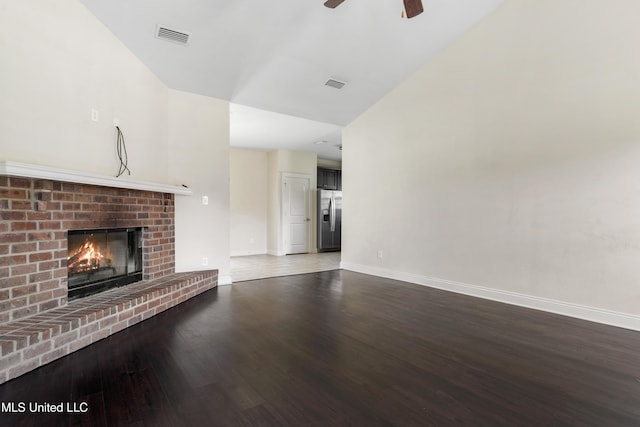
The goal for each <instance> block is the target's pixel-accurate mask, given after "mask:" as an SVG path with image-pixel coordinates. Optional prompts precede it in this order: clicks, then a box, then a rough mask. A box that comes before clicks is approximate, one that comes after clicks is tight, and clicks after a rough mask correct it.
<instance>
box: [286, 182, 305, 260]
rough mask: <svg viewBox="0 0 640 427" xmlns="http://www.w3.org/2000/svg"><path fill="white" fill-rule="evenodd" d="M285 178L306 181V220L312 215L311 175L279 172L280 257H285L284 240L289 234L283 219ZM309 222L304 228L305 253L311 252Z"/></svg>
mask: <svg viewBox="0 0 640 427" xmlns="http://www.w3.org/2000/svg"><path fill="white" fill-rule="evenodd" d="M287 178H301V179H306V180H307V183H308V187H307V203H306V205H307V206H306V213H307V218H309V219H311V217H312V215H311V174H308V173H294V172H281V173H280V248H282V250H281V251H280V252H281V254H282V255H286V254H287V247H286V245H285V240H286V238H287V237H288V234H289V230H288V227H286V221H285V217H284V212H285V203H284V202H285V199H284V194H285V191H286V190H285V182H286V179H287ZM311 225H312V224H311V221H310V220H309V221H307V227H306V235H307V238H306V240H307V247H306V251H307V252H311Z"/></svg>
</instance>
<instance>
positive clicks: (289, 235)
mask: <svg viewBox="0 0 640 427" xmlns="http://www.w3.org/2000/svg"><path fill="white" fill-rule="evenodd" d="M281 215H282V217H281V224H282V247H283V248H284V252H285V254H286V255H291V254H303V253H309V252H310V246H311V175H308V174H296V173H288V172H287V173H283V174H282V210H281Z"/></svg>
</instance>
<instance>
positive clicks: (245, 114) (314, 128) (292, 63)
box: [82, 0, 503, 159]
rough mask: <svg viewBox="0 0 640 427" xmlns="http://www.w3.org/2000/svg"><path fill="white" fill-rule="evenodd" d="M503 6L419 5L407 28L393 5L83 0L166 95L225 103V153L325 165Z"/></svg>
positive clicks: (447, 1)
mask: <svg viewBox="0 0 640 427" xmlns="http://www.w3.org/2000/svg"><path fill="white" fill-rule="evenodd" d="M502 1H503V0H423V4H424V13H422V14H421V15H419V16H417V17H415V18H412V19H410V20H409V19H402V18H401V13H402V9H403V3H402V0H346V1H345V2H344V3H343V4H342V5H340V6H339V7H337V8H336V9H328V8H326V7H324V6H323V2H324V1H323V0H276V1H264V0H181V1H175V0H108V1H107V0H82V2H83V3H84V4H85V5H86V7H87V8H88V9H89V10H91V11H92V12H93V13H94V14H95V15H96V16H97V17H98V19H100V20H101V21H102V22H103V23H104V24H105V25H106V26H107V27H108V28H109V29H110V30H111V31H112V32H113V33H114V34H115V35H116V36H117V37H118V38H119V39H120V40H121V41H122V42H123V43H124V44H125V45H126V46H127V47H128V48H129V49H130V50H131V51H132V52H133V53H134V54H135V55H136V56H138V57H139V58H140V59H141V60H142V61H143V62H144V63H145V64H146V65H147V66H148V67H149V68H150V69H151V70H152V71H153V72H154V73H155V74H156V75H157V76H158V77H159V78H160V79H161V80H162V81H164V83H165V84H167V86H169V87H170V88H173V89H177V90H182V91H187V92H193V93H198V94H202V95H207V96H212V97H215V98H221V99H225V100H228V101H230V102H232V105H231V111H232V114H231V145H232V146H235V147H246V148H255V149H262V150H269V149H275V148H286V149H292V150H303V151H315V152H318V156H319V157H320V158H327V159H340V157H341V156H340V150H338V149H337V148H336V146H337V145H340V144H341V136H340V129H341V127H342V126H344V125H346V124H348V123H349V122H351V121H352V120H353V119H355V118H356V117H357V116H358V115H360V114H361V113H362V112H364V111H365V110H366V109H367V108H369V107H370V106H371V105H373V104H374V103H375V102H376V101H377V100H379V99H380V98H381V97H382V96H383V95H385V94H386V93H387V92H388V91H389V90H391V89H392V88H393V87H394V86H396V85H397V84H398V83H400V82H401V81H403V80H404V79H406V78H407V77H408V76H409V75H411V74H412V73H413V72H414V71H416V70H417V69H418V68H419V67H420V65H422V64H424V63H425V62H426V61H427V60H428V59H429V58H430V57H431V56H432V55H434V54H435V53H437V52H438V51H439V50H440V49H442V48H443V47H444V46H446V45H447V44H448V43H450V42H451V41H452V40H453V39H454V38H455V37H457V36H458V35H460V34H461V33H462V32H464V31H466V30H467V29H469V28H470V27H471V26H472V25H474V24H475V23H476V22H478V21H479V20H480V19H482V18H483V17H484V16H486V15H487V14H488V13H490V12H491V11H492V10H493V9H494V8H495V7H496V6H497V5H499V4H500V3H502ZM157 25H162V26H165V27H168V28H171V29H174V30H178V31H182V32H185V33H189V34H190V35H191V37H190V42H189V44H188V45H186V46H183V45H179V44H177V43H173V42H169V41H166V40H161V39H158V38H156V37H155V32H156V27H157ZM329 78H334V79H337V80H341V81H344V82H346V83H347V84H346V85H345V87H344V88H342V89H340V90H337V89H334V88H331V87H328V86H325V85H324V83H325V82H326V81H327V80H328V79H329ZM249 107H252V108H249ZM276 113H277V114H276ZM287 116H289V117H287ZM320 140H326V141H328V142H327V143H326V144H321V145H317V144H315V142H317V141H320Z"/></svg>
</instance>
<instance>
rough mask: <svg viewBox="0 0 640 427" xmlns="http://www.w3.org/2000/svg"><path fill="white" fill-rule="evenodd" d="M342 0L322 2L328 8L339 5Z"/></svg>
mask: <svg viewBox="0 0 640 427" xmlns="http://www.w3.org/2000/svg"><path fill="white" fill-rule="evenodd" d="M343 1H344V0H327V1H326V2H324V5H325V6H327V7H328V8H331V9H333V8H335V7H338V6H340V3H342V2H343Z"/></svg>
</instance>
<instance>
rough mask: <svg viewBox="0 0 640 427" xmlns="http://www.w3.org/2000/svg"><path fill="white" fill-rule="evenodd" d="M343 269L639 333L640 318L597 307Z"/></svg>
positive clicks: (384, 272)
mask: <svg viewBox="0 0 640 427" xmlns="http://www.w3.org/2000/svg"><path fill="white" fill-rule="evenodd" d="M340 268H342V269H343V270H350V271H354V272H357V273H363V274H369V275H372V276H379V277H385V278H387V279H394V280H400V281H403V282H409V283H415V284H417V285H423V286H429V287H432V288H436V289H442V290H445V291H451V292H456V293H459V294H464V295H470V296H474V297H479V298H484V299H488V300H493V301H498V302H503V303H507V304H512V305H518V306H522V307H527V308H533V309H536V310H542V311H548V312H551V313H556V314H561V315H563V316H569V317H575V318H577V319H583V320H588V321H591V322H597V323H603V324H605V325H611V326H617V327H620V328H625V329H631V330H635V331H640V316H635V315H632V314H626V313H620V312H616V311H609V310H603V309H601V308H596V307H590V306H585V305H579V304H572V303H567V302H563V301H557V300H552V299H548V298H541V297H535V296H531V295H526V294H520V293H517V292H509V291H503V290H500V289H493V288H487V287H484V286H477V285H471V284H468V283H460V282H454V281H451V280H445V279H438V278H433V277H426V276H421V275H417V274H411V273H404V272H400V271H394V270H388V269H384V268H378V267H371V266H367V265H362V264H354V263H349V262H341V263H340Z"/></svg>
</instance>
